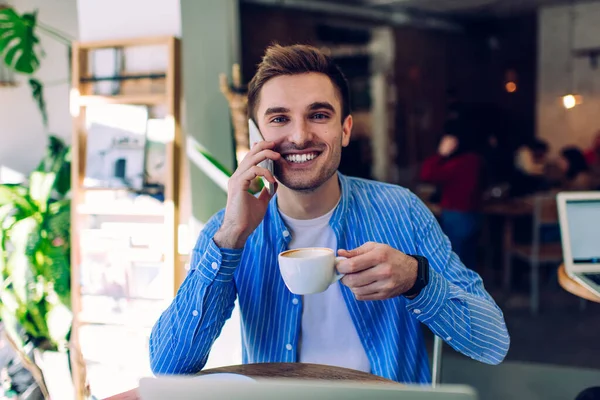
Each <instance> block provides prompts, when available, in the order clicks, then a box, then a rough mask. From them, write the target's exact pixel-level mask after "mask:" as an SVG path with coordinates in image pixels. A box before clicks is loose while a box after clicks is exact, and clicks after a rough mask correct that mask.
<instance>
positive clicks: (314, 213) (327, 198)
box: [277, 172, 342, 219]
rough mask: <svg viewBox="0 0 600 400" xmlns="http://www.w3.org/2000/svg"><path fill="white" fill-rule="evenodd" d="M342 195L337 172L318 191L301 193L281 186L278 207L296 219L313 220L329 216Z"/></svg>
mask: <svg viewBox="0 0 600 400" xmlns="http://www.w3.org/2000/svg"><path fill="white" fill-rule="evenodd" d="M341 194H342V191H341V188H340V183H339V181H338V174H337V172H336V173H335V174H333V175H332V176H331V178H329V180H327V182H325V183H324V184H322V185H321V186H319V187H318V188H317V189H315V190H313V191H310V192H301V191H296V190H292V189H289V188H287V187H285V186H283V185H279V188H278V189H277V206H278V207H279V209H280V210H281V212H283V213H284V214H285V215H287V216H289V217H290V218H294V219H313V218H318V217H320V216H322V215H325V214H327V212H329V211H331V209H333V207H335V205H336V204H337V203H338V201H339V199H340V196H341Z"/></svg>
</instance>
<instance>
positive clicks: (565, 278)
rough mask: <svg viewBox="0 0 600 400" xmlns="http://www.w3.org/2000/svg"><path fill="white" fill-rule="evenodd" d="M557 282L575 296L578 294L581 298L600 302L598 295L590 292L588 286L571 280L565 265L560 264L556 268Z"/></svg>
mask: <svg viewBox="0 0 600 400" xmlns="http://www.w3.org/2000/svg"><path fill="white" fill-rule="evenodd" d="M558 283H559V284H560V286H562V288H563V289H565V290H566V291H567V292H569V293H573V294H574V295H575V296H579V297H581V298H582V299H586V300H589V301H594V302H596V303H600V297H598V296H596V295H595V294H594V293H592V292H591V291H590V290H589V289H588V288H586V287H585V286H583V285H581V284H580V283H579V282H577V281H576V280H573V279H572V278H571V277H570V276H569V275H567V272H566V271H565V266H564V264H562V265H561V266H560V267H559V268H558Z"/></svg>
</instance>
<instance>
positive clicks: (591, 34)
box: [537, 2, 600, 153]
mask: <svg viewBox="0 0 600 400" xmlns="http://www.w3.org/2000/svg"><path fill="white" fill-rule="evenodd" d="M538 21H539V37H538V44H539V50H538V73H539V74H538V99H537V102H538V104H537V122H538V124H537V134H538V136H539V137H540V138H543V139H545V140H547V141H548V142H549V143H550V145H551V147H552V152H553V153H557V152H558V151H559V150H560V149H561V148H562V147H564V146H566V145H577V146H579V147H581V148H587V147H589V146H590V145H591V141H592V138H593V136H594V134H595V132H596V131H597V130H598V129H600V116H599V114H600V113H599V111H600V66H599V67H598V69H596V70H594V69H592V68H591V67H590V63H589V60H588V58H580V59H573V60H574V61H573V82H574V83H573V84H574V90H576V91H577V92H578V93H579V94H582V95H583V104H581V105H578V106H576V107H575V108H573V109H571V110H566V109H564V108H563V107H562V104H561V99H560V97H561V96H562V95H563V94H565V93H566V92H567V91H568V90H569V89H570V87H571V86H570V85H571V76H570V74H569V73H568V71H569V60H570V59H571V56H570V44H569V29H570V23H571V22H570V21H571V18H570V7H568V6H561V7H548V8H544V9H542V10H541V11H540V12H539V16H538ZM574 21H575V23H574V27H575V28H574V36H573V37H574V47H575V48H576V49H580V48H589V47H600V23H599V22H598V21H600V2H596V3H583V4H578V5H576V6H575V18H574ZM599 64H600V60H599Z"/></svg>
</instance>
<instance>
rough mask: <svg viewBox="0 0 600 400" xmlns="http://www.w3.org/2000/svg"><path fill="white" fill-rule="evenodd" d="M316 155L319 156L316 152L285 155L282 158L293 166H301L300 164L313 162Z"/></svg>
mask: <svg viewBox="0 0 600 400" xmlns="http://www.w3.org/2000/svg"><path fill="white" fill-rule="evenodd" d="M318 155H319V153H317V152H311V153H304V154H286V155H285V156H284V158H285V160H286V161H287V162H290V163H294V164H301V163H305V162H308V161H312V160H314V159H315V158H316V157H317V156H318Z"/></svg>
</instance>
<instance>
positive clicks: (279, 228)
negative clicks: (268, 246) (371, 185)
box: [267, 172, 350, 244]
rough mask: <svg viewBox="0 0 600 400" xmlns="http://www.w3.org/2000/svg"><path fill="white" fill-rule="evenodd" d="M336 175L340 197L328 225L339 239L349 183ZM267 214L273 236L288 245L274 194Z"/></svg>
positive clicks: (287, 232)
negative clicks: (272, 226)
mask: <svg viewBox="0 0 600 400" xmlns="http://www.w3.org/2000/svg"><path fill="white" fill-rule="evenodd" d="M337 175H338V180H339V182H340V189H341V192H342V197H341V198H340V202H339V204H338V206H337V207H336V209H335V211H334V212H333V215H332V216H331V219H330V220H329V225H331V227H332V228H333V230H334V232H335V233H336V235H337V236H338V239H339V237H340V236H339V235H340V233H341V232H343V229H342V228H343V224H344V221H345V219H346V218H345V217H346V213H347V211H348V206H349V204H350V188H349V183H350V182H349V180H348V178H347V177H346V176H345V175H342V174H341V173H339V172H338V173H337ZM267 214H268V216H269V219H270V220H271V221H272V223H273V225H274V227H275V231H274V232H273V234H274V235H276V236H279V238H281V239H283V240H284V241H285V243H286V244H287V243H289V242H290V240H291V237H290V235H289V231H288V228H287V226H286V225H285V222H284V221H283V219H282V218H281V215H280V214H279V209H278V207H277V194H275V196H273V198H272V199H271V201H270V202H269V209H268V211H267Z"/></svg>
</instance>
